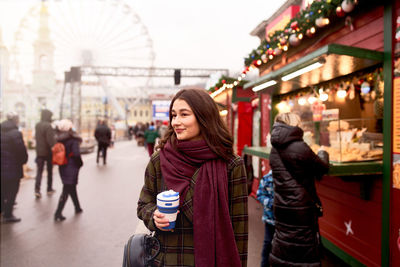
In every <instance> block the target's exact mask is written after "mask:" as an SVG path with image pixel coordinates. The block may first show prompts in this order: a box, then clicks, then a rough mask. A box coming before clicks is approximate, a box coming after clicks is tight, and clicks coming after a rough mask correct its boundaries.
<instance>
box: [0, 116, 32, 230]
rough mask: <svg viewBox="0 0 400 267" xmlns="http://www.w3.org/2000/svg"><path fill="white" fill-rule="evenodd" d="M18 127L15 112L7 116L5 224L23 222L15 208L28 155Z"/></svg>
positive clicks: (3, 135)
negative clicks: (14, 213) (15, 213)
mask: <svg viewBox="0 0 400 267" xmlns="http://www.w3.org/2000/svg"><path fill="white" fill-rule="evenodd" d="M17 125H18V115H17V114H16V113H14V112H10V113H9V114H7V120H6V121H4V122H3V123H2V124H1V211H2V212H4V214H3V220H2V222H5V223H11V222H19V221H21V219H20V218H17V217H15V216H14V215H13V206H14V202H15V198H16V196H17V193H18V190H19V183H20V180H21V178H22V177H23V176H24V173H23V169H22V166H23V165H24V164H25V163H26V162H27V161H28V153H27V151H26V147H25V144H24V140H23V138H22V133H21V132H20V131H18V126H17Z"/></svg>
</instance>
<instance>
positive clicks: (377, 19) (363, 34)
mask: <svg viewBox="0 0 400 267" xmlns="http://www.w3.org/2000/svg"><path fill="white" fill-rule="evenodd" d="M353 25H354V30H353V31H351V30H350V27H348V26H343V27H342V28H340V29H339V30H337V31H336V32H333V33H331V34H330V35H328V36H323V35H322V36H320V37H318V35H317V36H316V37H314V39H315V42H314V43H312V44H311V45H309V46H307V47H305V48H304V49H303V50H302V51H299V52H298V53H297V54H296V55H292V56H291V57H290V58H289V59H288V61H287V63H290V62H293V61H295V60H297V59H299V58H301V57H304V56H305V55H307V54H309V53H311V52H312V51H315V50H316V49H318V48H321V47H323V46H325V45H327V44H331V43H337V44H342V45H348V46H355V47H360V48H366V49H371V50H378V51H383V7H377V8H375V9H374V10H372V11H371V12H368V13H364V14H361V15H359V16H357V17H353ZM322 30H323V29H322ZM317 31H318V29H317ZM317 38H319V39H317Z"/></svg>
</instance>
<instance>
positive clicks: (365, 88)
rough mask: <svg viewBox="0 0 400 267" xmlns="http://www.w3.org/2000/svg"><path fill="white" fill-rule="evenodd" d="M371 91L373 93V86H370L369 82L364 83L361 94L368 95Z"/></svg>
mask: <svg viewBox="0 0 400 267" xmlns="http://www.w3.org/2000/svg"><path fill="white" fill-rule="evenodd" d="M369 91H371V86H370V85H369V83H368V82H367V81H365V82H363V83H362V84H361V93H362V94H368V93H369Z"/></svg>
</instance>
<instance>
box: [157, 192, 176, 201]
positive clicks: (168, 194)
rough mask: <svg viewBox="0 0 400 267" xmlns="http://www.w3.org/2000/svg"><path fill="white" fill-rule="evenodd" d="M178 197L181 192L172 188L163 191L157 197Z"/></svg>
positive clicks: (163, 198) (169, 198)
mask: <svg viewBox="0 0 400 267" xmlns="http://www.w3.org/2000/svg"><path fill="white" fill-rule="evenodd" d="M176 198H179V192H175V191H174V190H172V189H171V190H168V191H164V192H161V193H159V194H158V195H157V199H161V200H171V199H176Z"/></svg>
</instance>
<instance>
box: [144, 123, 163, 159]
mask: <svg viewBox="0 0 400 267" xmlns="http://www.w3.org/2000/svg"><path fill="white" fill-rule="evenodd" d="M159 137H160V135H159V134H158V132H157V130H156V128H155V126H154V122H151V124H150V126H149V129H148V130H146V131H145V132H144V139H145V140H146V144H147V151H148V152H149V156H150V157H151V155H153V152H154V145H155V143H156V139H157V138H159Z"/></svg>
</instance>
